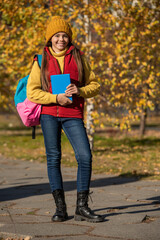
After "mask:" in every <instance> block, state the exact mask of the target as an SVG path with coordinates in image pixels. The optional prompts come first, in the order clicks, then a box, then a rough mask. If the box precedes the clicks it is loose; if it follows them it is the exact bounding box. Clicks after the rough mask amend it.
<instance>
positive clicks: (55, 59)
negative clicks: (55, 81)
mask: <svg viewBox="0 0 160 240" xmlns="http://www.w3.org/2000/svg"><path fill="white" fill-rule="evenodd" d="M55 60H56V62H57V59H55ZM55 60H54V59H53V63H54V66H55V69H56V72H57V75H58V69H57V65H56V64H55ZM57 117H59V107H58V105H57Z"/></svg>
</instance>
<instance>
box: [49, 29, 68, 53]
mask: <svg viewBox="0 0 160 240" xmlns="http://www.w3.org/2000/svg"><path fill="white" fill-rule="evenodd" d="M51 42H52V49H53V50H54V51H55V52H56V53H59V52H61V51H63V50H64V49H65V48H66V47H67V45H68V43H69V37H68V35H67V34H66V33H65V32H58V33H56V34H54V35H53V37H52V38H51Z"/></svg>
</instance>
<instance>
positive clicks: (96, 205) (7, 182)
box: [0, 157, 160, 240]
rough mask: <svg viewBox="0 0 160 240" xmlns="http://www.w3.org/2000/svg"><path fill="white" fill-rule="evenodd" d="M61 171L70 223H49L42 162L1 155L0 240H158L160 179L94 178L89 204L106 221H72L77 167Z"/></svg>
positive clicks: (51, 210)
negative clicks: (12, 158) (13, 158)
mask: <svg viewBox="0 0 160 240" xmlns="http://www.w3.org/2000/svg"><path fill="white" fill-rule="evenodd" d="M62 171H63V178H64V188H65V192H66V202H67V207H68V214H69V220H68V221H66V222H63V223H52V222H51V216H52V214H53V213H54V210H55V205H54V202H53V199H52V195H51V194H50V188H49V184H48V178H47V172H46V164H44V163H37V162H36V163H35V162H29V161H28V162H27V161H20V160H8V159H4V158H2V157H0V184H1V190H0V239H7V238H8V239H16V240H17V239H18V240H19V239H25V240H29V239H33V240H47V239H49V240H50V239H53V240H55V239H57V240H88V239H90V240H106V239H108V240H116V239H117V240H159V239H160V181H138V180H136V179H128V178H119V177H116V176H108V175H104V174H101V175H93V177H92V185H91V190H92V191H93V194H92V199H93V203H92V202H90V203H89V205H90V207H91V209H94V210H95V212H96V213H98V214H102V215H103V216H104V217H105V222H103V223H88V222H85V221H82V222H76V221H74V217H73V216H74V211H75V202H76V169H75V168H64V167H63V169H62Z"/></svg>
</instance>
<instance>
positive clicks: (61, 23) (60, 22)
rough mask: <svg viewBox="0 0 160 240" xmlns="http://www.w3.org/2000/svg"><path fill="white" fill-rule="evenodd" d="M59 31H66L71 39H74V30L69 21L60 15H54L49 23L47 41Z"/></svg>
mask: <svg viewBox="0 0 160 240" xmlns="http://www.w3.org/2000/svg"><path fill="white" fill-rule="evenodd" d="M58 32H65V33H67V35H68V36H69V38H70V41H72V30H71V27H70V25H69V23H67V21H66V20H65V19H63V18H61V17H60V16H54V17H52V18H51V21H50V22H49V24H48V25H47V31H46V43H47V42H48V41H49V40H50V38H51V37H52V36H53V35H54V34H56V33H58Z"/></svg>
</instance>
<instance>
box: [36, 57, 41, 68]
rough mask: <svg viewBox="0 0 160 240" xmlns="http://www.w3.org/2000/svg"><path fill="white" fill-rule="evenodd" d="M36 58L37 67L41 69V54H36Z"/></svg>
mask: <svg viewBox="0 0 160 240" xmlns="http://www.w3.org/2000/svg"><path fill="white" fill-rule="evenodd" d="M36 56H37V58H38V65H39V67H40V68H41V65H42V54H37V55H36Z"/></svg>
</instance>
